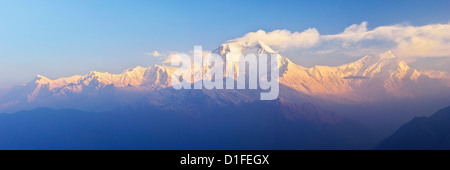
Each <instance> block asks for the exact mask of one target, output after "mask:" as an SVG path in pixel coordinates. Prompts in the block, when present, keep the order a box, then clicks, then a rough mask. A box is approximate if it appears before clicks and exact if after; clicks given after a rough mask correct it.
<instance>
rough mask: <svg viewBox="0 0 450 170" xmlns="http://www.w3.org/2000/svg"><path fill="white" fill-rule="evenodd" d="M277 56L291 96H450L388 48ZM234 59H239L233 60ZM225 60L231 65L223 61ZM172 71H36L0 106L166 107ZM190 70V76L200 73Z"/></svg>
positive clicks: (438, 80) (250, 46)
mask: <svg viewBox="0 0 450 170" xmlns="http://www.w3.org/2000/svg"><path fill="white" fill-rule="evenodd" d="M213 53H216V54H219V55H221V56H223V57H224V56H226V55H227V54H242V55H247V54H256V55H258V54H276V55H278V56H279V54H278V53H277V52H276V51H274V50H273V49H271V48H270V47H269V46H268V45H266V44H264V43H263V42H261V41H246V42H242V41H229V42H226V43H224V44H222V45H220V46H219V47H218V48H217V49H216V50H214V51H213ZM279 59H280V60H279V61H280V62H279V68H280V79H279V82H280V84H281V85H282V86H281V87H280V88H281V89H280V97H281V98H288V99H290V100H293V99H295V98H303V99H304V98H309V99H311V98H312V99H314V98H315V99H320V100H328V101H333V102H344V103H345V102H376V101H378V100H385V99H387V98H388V99H391V98H395V99H403V98H414V97H421V96H423V95H433V94H434V93H438V94H439V93H448V94H450V92H449V89H450V88H449V85H450V83H449V82H450V81H449V79H448V76H442V75H446V74H444V73H440V74H437V73H435V72H430V71H428V72H424V73H422V72H419V71H417V70H415V69H413V68H410V67H409V66H408V65H407V64H406V63H405V62H404V61H402V60H400V59H399V58H398V57H396V56H394V55H393V54H392V53H391V52H386V53H384V54H380V55H378V56H366V57H363V58H361V59H359V60H357V61H355V62H352V63H349V64H344V65H341V66H335V67H329V66H314V67H311V68H305V67H302V66H299V65H297V64H295V63H293V62H291V61H290V60H289V59H288V58H285V57H282V56H279ZM238 60H240V58H238V59H236V60H234V61H238ZM224 62H225V63H226V64H233V63H231V61H226V60H225V59H224ZM234 65H235V64H234ZM235 66H237V65H235ZM175 69H176V68H174V67H170V66H166V65H155V66H151V67H148V68H144V67H136V68H132V69H128V70H125V71H124V72H122V73H121V74H110V73H106V72H96V71H92V72H90V73H89V74H87V75H83V76H80V75H77V76H72V77H68V78H60V79H56V80H50V79H48V78H46V77H44V76H40V75H38V76H37V77H36V78H35V79H34V80H33V81H31V82H29V83H28V84H26V85H25V86H17V87H15V88H13V89H12V90H11V92H10V93H9V94H7V95H5V96H4V97H3V98H2V99H1V100H0V110H3V111H4V110H9V109H11V108H16V109H19V108H20V109H24V108H34V107H42V106H46V107H53V106H60V107H70V108H72V107H75V108H77V107H78V106H83V105H84V104H86V103H91V102H94V103H98V102H100V104H98V105H97V106H96V107H99V108H97V109H98V110H102V109H100V108H101V107H102V106H108V108H110V107H112V106H115V105H117V104H129V103H133V102H137V101H141V100H143V99H144V100H145V101H147V102H149V103H151V104H155V105H161V106H163V105H171V101H172V100H174V98H177V95H180V94H184V93H183V92H180V91H174V90H171V89H172V88H170V87H171V85H172V84H171V80H170V79H171V76H172V74H173V72H174V71H175ZM206 69H208V68H206ZM203 71H205V70H203ZM193 74H194V75H193V76H198V75H201V74H200V73H193ZM192 83H195V82H192ZM424 89H427V90H424ZM201 93H203V94H206V95H207V96H209V97H211V99H212V102H216V103H225V104H226V103H234V104H238V103H240V102H250V101H253V100H257V99H258V97H257V95H255V93H254V92H249V91H246V90H222V91H220V90H213V91H210V90H201ZM179 97H181V96H179ZM74 103H78V104H74ZM88 109H93V108H88ZM12 110H15V109H12ZM94 110H95V109H94Z"/></svg>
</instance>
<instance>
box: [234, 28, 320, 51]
mask: <svg viewBox="0 0 450 170" xmlns="http://www.w3.org/2000/svg"><path fill="white" fill-rule="evenodd" d="M319 38H320V34H319V32H318V31H317V30H316V29H314V28H310V29H307V30H305V31H303V32H290V31H288V30H275V31H272V32H265V31H263V30H259V31H257V32H251V33H248V34H246V35H245V36H243V37H241V38H237V39H234V40H232V41H241V42H249V43H253V42H255V41H258V40H260V41H262V42H264V43H266V44H267V45H269V46H272V47H275V48H278V49H282V50H285V49H288V48H291V47H297V48H298V47H300V48H307V47H311V46H313V45H315V44H316V43H317V42H318V41H319Z"/></svg>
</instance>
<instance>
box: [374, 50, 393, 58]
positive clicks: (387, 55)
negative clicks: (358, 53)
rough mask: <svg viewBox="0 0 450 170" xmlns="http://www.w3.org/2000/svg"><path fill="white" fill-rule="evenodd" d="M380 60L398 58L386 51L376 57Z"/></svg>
mask: <svg viewBox="0 0 450 170" xmlns="http://www.w3.org/2000/svg"><path fill="white" fill-rule="evenodd" d="M378 57H379V58H380V59H391V58H398V57H397V56H395V55H394V54H392V51H387V52H385V53H381V54H379V55H378Z"/></svg>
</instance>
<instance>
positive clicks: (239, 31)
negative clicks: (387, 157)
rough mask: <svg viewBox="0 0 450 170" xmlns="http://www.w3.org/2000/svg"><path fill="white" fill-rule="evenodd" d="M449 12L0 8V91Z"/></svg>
mask: <svg viewBox="0 0 450 170" xmlns="http://www.w3.org/2000/svg"><path fill="white" fill-rule="evenodd" d="M449 6H450V1H448V0H440V1H439V0H421V1H416V0H389V1H388V0H350V1H344V0H329V1H317V0H315V1H261V0H258V1H256V0H255V1H242V0H241V1H232V0H223V1H215V0H209V1H181V0H180V1H170V0H165V1H144V0H134V1H125V0H39V1H36V0H1V1H0V87H4V86H11V85H14V84H23V83H26V82H28V81H30V80H31V79H33V78H34V77H35V75H37V74H41V75H45V76H48V77H50V78H58V77H63V76H69V75H74V74H86V73H88V72H89V71H91V70H97V71H108V72H113V73H119V72H121V71H122V70H124V69H126V68H130V67H134V66H137V65H142V66H149V65H153V64H156V63H157V62H158V60H157V59H156V58H154V57H151V56H148V55H146V53H149V52H152V51H154V50H158V51H160V52H168V51H190V50H192V49H193V46H194V45H203V48H204V49H205V50H213V49H214V48H215V47H217V46H218V45H219V44H220V43H222V42H224V41H226V40H230V39H234V38H237V37H241V36H243V35H245V34H246V33H248V32H254V31H257V30H259V29H262V30H265V31H273V30H277V29H287V30H290V31H293V32H302V31H303V30H305V29H308V28H316V29H317V30H318V31H319V32H320V34H337V33H339V32H342V31H343V30H344V29H345V28H346V27H348V26H350V25H352V24H359V23H361V22H363V21H367V22H368V23H369V24H368V26H367V27H368V29H373V28H376V27H378V26H383V25H394V24H399V23H400V24H401V23H406V24H410V25H419V26H420V25H427V24H436V23H443V24H447V23H449V20H450V12H449V8H448V7H449Z"/></svg>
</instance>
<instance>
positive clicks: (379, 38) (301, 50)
mask: <svg viewBox="0 0 450 170" xmlns="http://www.w3.org/2000/svg"><path fill="white" fill-rule="evenodd" d="M258 40H261V41H263V42H265V43H266V44H268V45H269V46H271V47H273V48H274V49H275V50H278V51H280V52H281V53H285V54H289V55H291V56H287V57H291V58H292V57H293V58H295V57H310V58H314V57H315V56H317V55H320V56H324V55H329V56H330V57H339V56H348V57H362V56H365V55H377V54H379V53H383V52H385V51H388V50H391V51H392V52H393V53H394V54H395V55H397V56H399V57H401V58H404V59H406V60H411V59H415V58H421V57H450V24H431V25H425V26H410V25H400V24H399V25H390V26H380V27H376V28H375V29H373V30H369V29H368V28H367V22H362V23H361V24H354V25H351V26H349V27H347V28H345V29H344V31H343V32H341V33H338V34H333V35H320V34H319V32H318V31H317V30H316V29H315V28H309V29H307V30H305V31H303V32H290V31H288V30H275V31H272V32H265V31H263V30H259V31H256V32H251V33H248V34H246V35H245V36H243V37H240V38H237V39H234V40H231V41H242V42H249V43H251V42H255V41H258ZM292 55H294V56H292Z"/></svg>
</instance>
